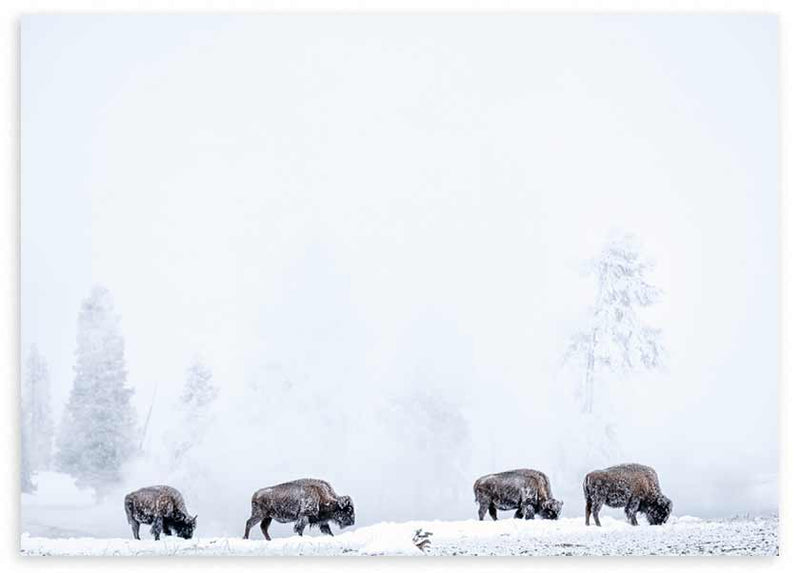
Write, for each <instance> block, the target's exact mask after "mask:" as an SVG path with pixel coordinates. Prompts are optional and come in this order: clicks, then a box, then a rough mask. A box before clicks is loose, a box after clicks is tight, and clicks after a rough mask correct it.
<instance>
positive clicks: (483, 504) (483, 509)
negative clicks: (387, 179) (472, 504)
mask: <svg viewBox="0 0 800 573" xmlns="http://www.w3.org/2000/svg"><path fill="white" fill-rule="evenodd" d="M487 509H489V504H488V503H486V501H484V500H481V502H480V505H479V506H478V519H479V520H480V521H483V518H484V517H486V510H487Z"/></svg>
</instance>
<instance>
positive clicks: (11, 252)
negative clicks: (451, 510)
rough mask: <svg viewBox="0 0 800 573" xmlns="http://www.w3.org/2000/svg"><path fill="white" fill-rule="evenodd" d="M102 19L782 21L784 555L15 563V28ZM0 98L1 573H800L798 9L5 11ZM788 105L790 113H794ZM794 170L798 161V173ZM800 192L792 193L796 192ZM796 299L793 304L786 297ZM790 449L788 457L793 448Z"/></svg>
mask: <svg viewBox="0 0 800 573" xmlns="http://www.w3.org/2000/svg"><path fill="white" fill-rule="evenodd" d="M54 12H64V13H67V12H68V13H73V12H74V13H82V12H83V13H97V12H131V13H133V12H155V13H181V12H206V13H213V12H240V13H247V12H260V13H265V12H328V13H330V12H373V13H377V12H395V13H396V12H437V13H442V12H478V13H480V12H512V13H513V12H541V13H543V12H550V13H552V12H558V13H571V12H584V13H585V12H592V13H599V12H624V13H645V12H646V13H669V12H685V13H710V12H726V13H730V12H733V13H747V12H753V13H758V12H769V13H776V14H778V15H779V16H780V32H779V33H780V43H779V45H780V54H779V58H780V66H779V69H780V100H781V101H780V122H781V123H780V126H781V127H780V139H781V146H780V150H781V151H780V153H781V159H780V170H781V174H780V175H781V177H780V194H781V197H780V206H781V216H780V226H781V228H780V235H781V243H780V245H781V247H780V248H781V270H780V279H781V281H780V284H781V306H780V308H781V339H780V340H781V364H780V373H781V380H780V392H779V396H780V418H781V419H780V429H781V434H780V442H781V443H780V446H781V447H780V451H781V459H780V492H781V531H780V540H781V545H780V553H781V556H780V557H777V558H755V557H743V558H736V557H717V558H715V557H706V558H700V557H698V558H691V557H682V558H650V557H615V558H596V557H592V558H578V557H572V558H568V559H566V558H560V557H559V558H544V557H539V558H535V559H528V558H522V557H521V558H446V557H437V558H423V557H421V558H404V557H370V558H347V557H344V558H316V557H314V558H309V557H306V558H302V559H298V558H269V559H258V558H256V559H253V558H244V557H232V558H228V557H226V558H211V557H206V558H149V557H148V558H22V557H21V556H20V555H19V504H20V498H19V489H18V467H19V432H18V427H19V425H18V422H19V415H18V404H19V387H18V363H19V361H18V357H19V183H20V182H19V136H20V133H19V111H18V110H19V18H20V15H21V14H23V13H54ZM0 21H2V28H0V29H1V30H2V36H1V37H2V42H0V62H2V65H0V86H1V87H0V92H1V93H2V98H3V103H4V105H3V107H2V109H3V113H2V131H0V134H2V137H1V138H0V148H2V154H0V180H2V181H3V183H4V185H3V192H2V193H0V380H2V382H3V386H4V389H5V390H6V393H5V400H4V401H3V409H2V411H0V420H2V426H0V427H2V440H3V441H2V445H3V449H2V452H3V454H4V455H3V460H4V462H5V463H4V464H3V465H4V469H3V471H2V473H0V479H1V480H2V486H3V487H2V490H0V491H2V494H3V499H2V501H3V503H2V507H4V508H6V511H4V512H3V518H2V519H0V543H2V545H0V547H2V553H0V566H2V567H3V569H4V570H12V571H15V570H18V569H19V570H23V569H24V570H31V569H36V570H43V569H45V568H47V570H49V571H83V570H89V571H101V570H106V569H109V568H113V569H114V570H116V571H123V572H124V571H133V570H142V569H144V568H145V567H146V568H147V569H148V571H153V570H155V571H168V570H169V571H176V570H189V569H191V571H192V573H195V572H196V571H212V570H221V569H236V570H250V571H255V570H260V571H263V569H265V568H270V569H276V568H277V569H279V570H280V571H305V570H311V571H345V570H347V571H408V570H412V569H413V570H415V571H456V570H458V571H459V572H461V571H522V570H534V569H536V570H541V569H542V568H544V569H547V570H559V571H578V570H583V569H585V568H588V567H591V568H592V570H593V572H597V573H605V572H607V571H608V572H610V571H630V570H637V569H640V568H642V569H644V568H646V569H647V570H648V571H649V572H650V573H657V572H659V571H666V570H675V569H691V570H699V569H702V570H705V571H723V570H724V571H726V572H730V571H731V570H735V571H739V570H742V569H748V570H755V569H757V570H766V569H770V570H774V571H796V570H798V568H800V558H799V557H798V556H799V555H800V550H798V548H797V541H796V540H800V528H798V520H797V518H796V517H795V514H796V511H797V510H798V509H800V508H799V507H798V499H800V497H798V495H797V487H792V484H793V482H795V480H797V479H798V478H800V473H799V472H798V451H799V450H800V448H798V447H797V441H796V438H798V437H799V436H800V434H798V429H799V428H800V422H799V421H798V419H797V418H796V417H793V415H792V414H793V413H792V412H791V410H790V405H791V404H797V403H798V393H800V370H798V362H800V348H799V347H798V346H799V345H798V343H799V342H800V332H799V331H800V310H798V303H797V300H798V294H800V257H798V256H797V246H798V237H799V236H800V230H798V227H800V199H798V197H797V191H798V189H797V185H796V181H797V177H794V178H793V177H792V175H794V174H795V173H796V172H797V171H798V169H800V167H799V166H798V162H797V159H798V140H797V138H796V137H793V136H794V135H796V134H797V133H798V131H799V130H800V125H798V122H799V121H800V119H799V117H800V116H799V115H798V105H797V103H796V102H798V101H800V90H799V89H798V83H799V82H800V64H799V63H798V61H799V60H800V2H797V1H796V0H785V1H784V0H773V1H770V0H762V1H756V0H753V1H746V0H738V1H737V0H728V1H725V0H694V1H692V0H672V1H669V0H650V1H647V2H643V1H638V2H637V1H632V0H628V1H625V0H605V1H603V0H561V1H559V0H495V1H492V0H427V1H426V0H405V1H402V0H372V1H370V0H360V1H359V0H329V1H325V0H294V1H292V0H262V1H257V0H229V1H222V0H205V1H203V0H169V1H161V2H159V1H155V0H149V1H136V0H117V1H107V2H103V1H99V0H94V1H92V0H68V1H61V2H59V1H57V0H40V1H37V0H6V1H5V2H4V3H3V4H2V5H1V6H0ZM791 103H793V105H791ZM792 159H794V160H795V161H794V162H793V161H792ZM792 182H795V185H794V186H793V185H792ZM792 294H794V297H792V296H791V295H792ZM790 444H793V445H794V446H795V447H794V448H790V447H789V446H790Z"/></svg>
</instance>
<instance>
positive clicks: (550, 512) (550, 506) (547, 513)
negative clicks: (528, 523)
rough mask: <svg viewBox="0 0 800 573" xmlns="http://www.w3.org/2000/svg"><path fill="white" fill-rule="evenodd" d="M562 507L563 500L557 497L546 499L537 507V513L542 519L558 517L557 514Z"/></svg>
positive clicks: (559, 513)
mask: <svg viewBox="0 0 800 573" xmlns="http://www.w3.org/2000/svg"><path fill="white" fill-rule="evenodd" d="M562 507H564V502H563V501H558V500H557V499H548V500H546V501H543V502H542V505H541V507H540V508H539V515H541V516H542V517H543V518H544V519H558V516H559V515H561V508H562Z"/></svg>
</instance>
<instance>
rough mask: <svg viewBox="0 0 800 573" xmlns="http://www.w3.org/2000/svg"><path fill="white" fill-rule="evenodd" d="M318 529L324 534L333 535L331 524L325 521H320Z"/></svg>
mask: <svg viewBox="0 0 800 573" xmlns="http://www.w3.org/2000/svg"><path fill="white" fill-rule="evenodd" d="M319 530H320V531H321V532H322V533H324V534H325V535H330V536H331V537H333V531H331V526H330V525H328V524H327V523H321V524H320V526H319Z"/></svg>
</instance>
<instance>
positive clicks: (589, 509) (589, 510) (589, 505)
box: [586, 498, 592, 527]
mask: <svg viewBox="0 0 800 573" xmlns="http://www.w3.org/2000/svg"><path fill="white" fill-rule="evenodd" d="M591 515H592V500H591V499H589V498H587V499H586V526H587V527H588V526H589V516H591Z"/></svg>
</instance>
